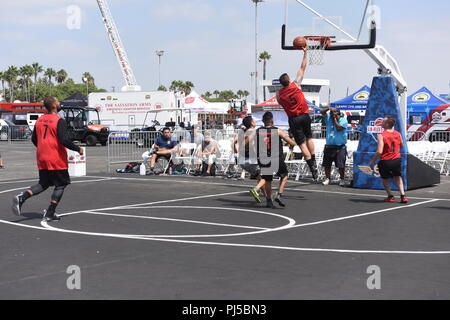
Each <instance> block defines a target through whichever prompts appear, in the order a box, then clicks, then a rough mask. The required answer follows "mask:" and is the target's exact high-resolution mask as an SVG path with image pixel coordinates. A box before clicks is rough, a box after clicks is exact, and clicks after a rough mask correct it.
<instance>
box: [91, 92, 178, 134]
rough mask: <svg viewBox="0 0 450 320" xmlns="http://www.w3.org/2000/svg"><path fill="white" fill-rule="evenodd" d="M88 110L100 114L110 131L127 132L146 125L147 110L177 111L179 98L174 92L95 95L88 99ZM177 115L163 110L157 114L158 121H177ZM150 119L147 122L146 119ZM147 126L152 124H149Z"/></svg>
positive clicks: (92, 94) (162, 122) (102, 93)
mask: <svg viewBox="0 0 450 320" xmlns="http://www.w3.org/2000/svg"><path fill="white" fill-rule="evenodd" d="M88 103H89V107H91V108H95V109H97V110H98V112H99V116H100V120H101V123H102V125H106V126H109V127H110V130H111V131H126V130H129V129H133V128H136V127H142V126H143V125H144V120H145V116H146V114H147V112H148V111H155V110H160V109H174V108H176V107H177V99H176V97H175V94H174V93H173V92H164V91H155V92H96V93H90V94H89V97H88ZM176 116H177V115H176V112H173V111H162V112H160V113H158V121H159V122H160V123H161V124H162V125H164V124H165V123H166V122H169V121H171V119H172V121H174V122H178V121H179V120H182V119H177V118H176ZM147 120H150V119H148V117H147ZM145 125H147V126H148V125H149V123H146V124H145Z"/></svg>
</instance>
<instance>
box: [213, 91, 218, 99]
mask: <svg viewBox="0 0 450 320" xmlns="http://www.w3.org/2000/svg"><path fill="white" fill-rule="evenodd" d="M213 94H214V95H215V96H216V99H218V98H219V95H220V91H219V90H214V92H213Z"/></svg>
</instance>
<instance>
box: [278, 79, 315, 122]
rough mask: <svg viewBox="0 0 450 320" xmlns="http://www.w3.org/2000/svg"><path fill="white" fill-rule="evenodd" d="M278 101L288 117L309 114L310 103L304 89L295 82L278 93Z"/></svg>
mask: <svg viewBox="0 0 450 320" xmlns="http://www.w3.org/2000/svg"><path fill="white" fill-rule="evenodd" d="M278 100H279V103H280V104H281V106H282V107H283V109H284V111H285V112H286V114H287V115H288V117H295V116H298V115H300V114H303V113H309V108H308V103H307V102H306V99H305V96H304V95H303V91H302V89H300V87H299V86H298V85H297V83H295V82H291V84H290V85H289V86H287V87H286V88H283V89H281V90H280V91H278Z"/></svg>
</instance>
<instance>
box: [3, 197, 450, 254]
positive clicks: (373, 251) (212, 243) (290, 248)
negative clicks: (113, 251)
mask: <svg viewBox="0 0 450 320" xmlns="http://www.w3.org/2000/svg"><path fill="white" fill-rule="evenodd" d="M236 193H240V192H232V193H230V194H236ZM221 195H224V194H221ZM212 196H214V195H212ZM209 197H211V196H209ZM180 200H181V199H180ZM431 200H434V201H439V200H441V199H431ZM170 201H177V200H170ZM158 202H159V203H162V202H163V201H158ZM166 202H168V201H166ZM122 207H123V206H122ZM116 208H121V207H116ZM396 208H405V207H396ZM392 209H394V208H392ZM372 214H374V213H372ZM0 223H5V224H9V225H14V226H19V227H25V228H30V229H39V230H51V231H56V232H62V233H72V234H84V235H96V236H102V237H113V238H125V239H138V240H151V241H165V242H175V243H189V244H201V245H218V246H235V247H252V248H266V249H278V250H293V251H310V252H337V253H375V254H450V251H420V250H416V251H393V250H351V249H323V248H298V247H282V246H269V245H256V244H239V243H222V242H204V241H191V240H179V239H161V238H146V237H133V236H126V235H117V234H101V233H98V234H94V233H88V232H81V231H72V230H59V229H57V228H54V227H51V226H50V225H48V224H47V223H46V222H42V223H41V224H42V225H43V226H44V227H37V226H31V225H25V224H21V223H15V222H10V221H4V220H0ZM275 230H276V229H275ZM275 230H273V231H275Z"/></svg>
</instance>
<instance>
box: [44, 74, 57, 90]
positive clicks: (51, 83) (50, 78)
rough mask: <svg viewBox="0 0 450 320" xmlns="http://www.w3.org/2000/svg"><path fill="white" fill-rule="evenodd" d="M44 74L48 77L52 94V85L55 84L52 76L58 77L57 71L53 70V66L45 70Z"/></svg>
mask: <svg viewBox="0 0 450 320" xmlns="http://www.w3.org/2000/svg"><path fill="white" fill-rule="evenodd" d="M44 76H46V77H48V86H49V88H50V94H52V86H53V82H52V78H53V77H56V71H55V70H53V69H52V68H47V70H45V72H44Z"/></svg>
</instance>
